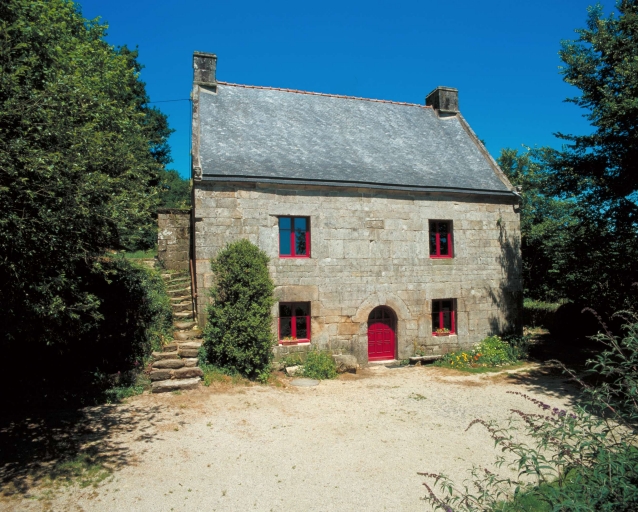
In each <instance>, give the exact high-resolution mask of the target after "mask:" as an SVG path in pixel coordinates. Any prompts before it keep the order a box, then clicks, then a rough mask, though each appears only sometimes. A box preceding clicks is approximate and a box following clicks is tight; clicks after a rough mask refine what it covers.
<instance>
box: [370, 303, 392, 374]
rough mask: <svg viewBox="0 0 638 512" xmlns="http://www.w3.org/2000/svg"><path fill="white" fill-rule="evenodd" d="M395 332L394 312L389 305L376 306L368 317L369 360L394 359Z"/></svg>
mask: <svg viewBox="0 0 638 512" xmlns="http://www.w3.org/2000/svg"><path fill="white" fill-rule="evenodd" d="M395 332H396V321H395V316H394V312H393V311H392V310H391V309H390V308H389V307H387V306H379V307H377V308H374V309H373V310H372V312H371V313H370V316H369V317H368V361H383V360H385V359H394V357H395V354H396V334H395Z"/></svg>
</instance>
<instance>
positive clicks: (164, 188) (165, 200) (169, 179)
mask: <svg viewBox="0 0 638 512" xmlns="http://www.w3.org/2000/svg"><path fill="white" fill-rule="evenodd" d="M190 203H191V186H190V182H189V181H188V180H185V179H183V178H182V177H181V176H180V175H179V174H178V172H177V171H174V170H166V171H162V173H161V175H160V204H159V207H160V208H188V207H190Z"/></svg>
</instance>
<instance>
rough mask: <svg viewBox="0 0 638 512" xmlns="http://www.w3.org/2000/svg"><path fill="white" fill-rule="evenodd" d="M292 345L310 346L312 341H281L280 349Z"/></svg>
mask: <svg viewBox="0 0 638 512" xmlns="http://www.w3.org/2000/svg"><path fill="white" fill-rule="evenodd" d="M290 345H310V340H295V341H281V340H279V346H280V347H282V346H283V347H287V346H290Z"/></svg>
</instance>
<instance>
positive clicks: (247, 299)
mask: <svg viewBox="0 0 638 512" xmlns="http://www.w3.org/2000/svg"><path fill="white" fill-rule="evenodd" d="M211 268H212V270H213V272H214V274H215V285H214V286H213V288H212V289H211V297H212V303H211V304H210V306H209V307H208V323H207V324H206V328H205V330H204V347H205V350H206V357H207V360H208V363H210V364H212V365H214V366H216V367H219V368H222V369H225V370H227V371H229V372H239V373H241V374H242V375H244V376H246V377H249V378H255V377H259V376H261V375H262V374H264V372H268V370H269V366H270V362H271V361H272V358H273V344H274V342H275V338H274V335H273V332H272V314H271V308H272V306H273V304H274V297H273V291H274V284H273V281H272V279H271V277H270V274H269V273H268V256H267V255H266V253H264V252H263V251H262V250H261V249H259V248H258V247H257V246H256V245H254V244H252V243H251V242H249V241H248V240H238V241H236V242H233V243H231V244H229V245H228V246H227V247H226V248H225V249H223V250H222V251H220V253H219V254H218V255H217V257H216V258H213V259H212V260H211Z"/></svg>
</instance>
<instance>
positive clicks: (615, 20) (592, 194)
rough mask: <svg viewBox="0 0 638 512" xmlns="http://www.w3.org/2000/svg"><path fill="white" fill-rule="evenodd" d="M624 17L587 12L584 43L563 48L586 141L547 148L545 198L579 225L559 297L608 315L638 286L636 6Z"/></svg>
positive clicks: (542, 154)
mask: <svg viewBox="0 0 638 512" xmlns="http://www.w3.org/2000/svg"><path fill="white" fill-rule="evenodd" d="M617 9H618V11H619V15H614V14H611V15H610V16H609V17H606V18H605V17H604V16H603V12H602V7H601V6H600V5H597V6H594V7H591V8H589V17H588V20H587V26H586V28H584V29H579V30H577V31H576V32H577V33H578V35H579V38H578V39H576V40H570V41H563V42H562V49H561V51H560V56H561V58H562V60H563V62H564V63H565V65H564V67H563V68H562V69H561V73H562V74H563V77H564V80H565V81H566V82H567V83H569V84H571V85H573V86H575V87H577V88H578V89H579V90H580V92H581V95H580V96H578V97H575V98H571V99H569V100H567V101H570V102H572V103H574V104H576V105H578V106H579V107H582V108H584V109H586V110H587V114H586V115H585V117H586V118H587V119H588V120H589V121H590V122H591V125H592V128H593V132H592V133H591V134H589V135H566V134H562V133H558V134H557V135H558V136H559V137H560V138H562V139H563V140H564V141H566V145H565V146H564V147H563V149H562V150H560V151H558V150H553V149H550V148H544V149H542V150H539V151H538V159H539V161H540V162H541V163H542V164H543V165H544V166H545V168H546V175H547V189H546V190H547V193H548V194H549V195H551V196H553V197H556V198H560V199H564V200H567V201H571V202H573V203H574V204H575V205H576V208H575V210H574V218H576V219H578V222H576V223H574V224H573V225H572V226H571V227H570V228H569V230H568V231H569V236H568V237H567V239H566V240H565V241H564V244H563V249H562V250H561V251H559V252H558V257H559V258H558V261H557V262H556V263H555V270H556V271H557V272H558V273H559V274H560V275H561V276H562V277H561V286H562V290H561V291H560V292H561V293H563V294H564V295H565V296H566V297H568V298H570V299H572V300H580V301H582V302H586V303H588V304H591V305H594V306H596V307H598V308H600V309H602V310H605V311H607V312H610V310H611V311H613V310H616V309H618V308H621V307H628V306H631V305H632V304H633V300H634V299H635V292H634V290H635V289H632V288H631V284H632V283H633V282H636V281H638V267H636V265H634V264H633V262H634V261H636V258H638V173H636V162H637V161H638V130H637V128H638V37H637V36H638V2H636V1H635V0H622V1H619V2H618V3H617Z"/></svg>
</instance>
